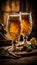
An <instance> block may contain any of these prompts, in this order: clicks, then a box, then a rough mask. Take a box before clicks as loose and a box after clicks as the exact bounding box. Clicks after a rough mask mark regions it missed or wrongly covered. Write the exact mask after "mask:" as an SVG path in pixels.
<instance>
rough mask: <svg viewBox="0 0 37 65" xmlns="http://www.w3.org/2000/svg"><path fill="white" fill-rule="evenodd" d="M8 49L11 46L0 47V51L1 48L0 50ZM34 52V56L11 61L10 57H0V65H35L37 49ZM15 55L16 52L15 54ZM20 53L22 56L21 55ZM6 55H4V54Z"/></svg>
mask: <svg viewBox="0 0 37 65" xmlns="http://www.w3.org/2000/svg"><path fill="white" fill-rule="evenodd" d="M9 47H11V46H4V47H0V49H1V48H2V49H5V50H6V49H8V48H9ZM35 51H36V54H34V55H32V54H31V55H26V56H22V57H21V58H19V59H16V58H15V59H13V58H12V57H10V56H6V57H5V56H2V57H1V56H0V65H5V64H6V65H30V64H31V65H32V64H34V65H37V49H35ZM2 53H4V51H3V52H2ZM6 53H7V51H6ZM15 53H16V52H15ZM19 53H20V52H19ZM23 53H24V54H26V52H23ZM23 53H22V54H23ZM0 55H1V53H0ZM5 55H6V54H5Z"/></svg>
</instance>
